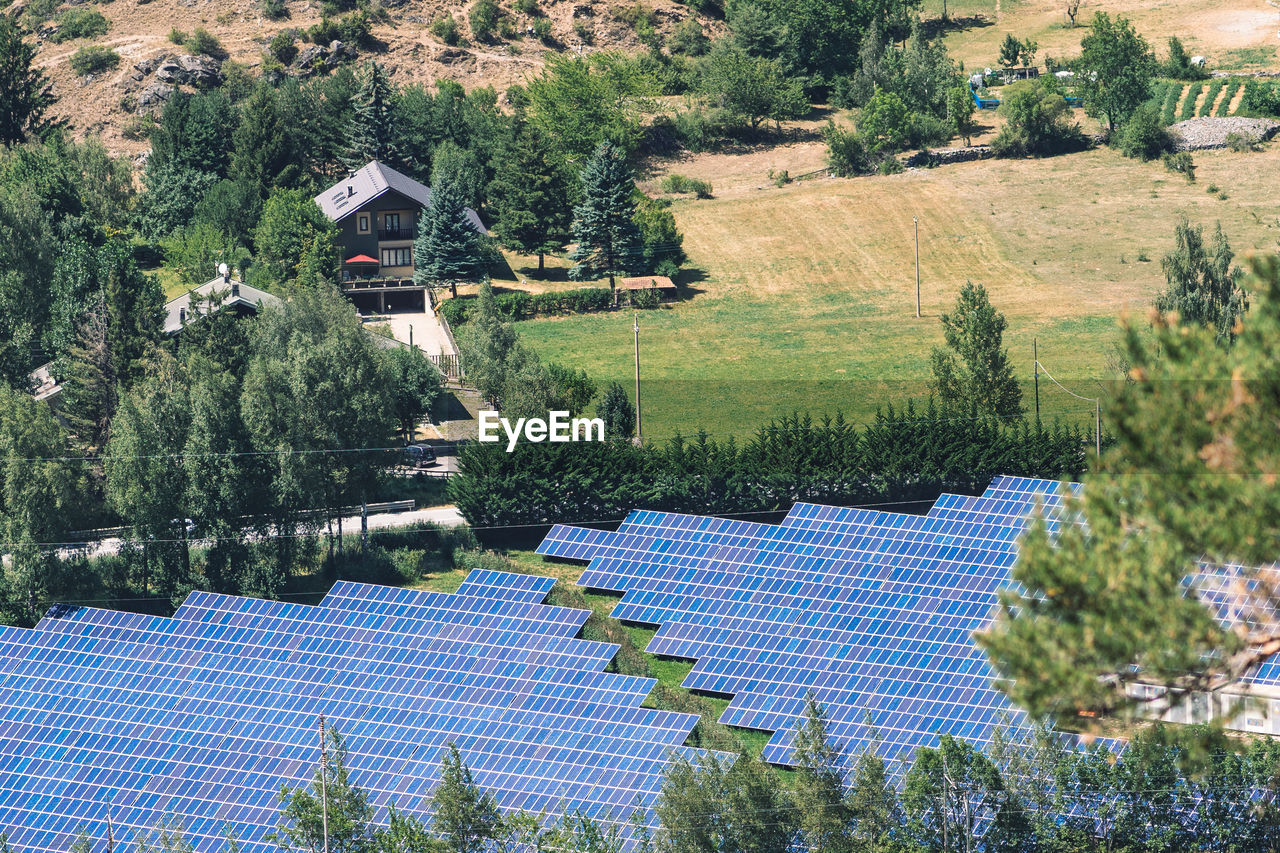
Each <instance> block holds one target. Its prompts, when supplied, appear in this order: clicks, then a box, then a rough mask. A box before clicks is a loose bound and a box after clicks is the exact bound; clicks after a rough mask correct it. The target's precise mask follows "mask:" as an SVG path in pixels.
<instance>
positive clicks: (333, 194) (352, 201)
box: [315, 160, 488, 234]
mask: <svg viewBox="0 0 1280 853" xmlns="http://www.w3.org/2000/svg"><path fill="white" fill-rule="evenodd" d="M390 190H394V191H395V192H398V193H400V195H402V196H404V197H405V198H408V199H412V200H413V201H416V202H417V203H418V204H420V205H422V206H423V207H428V206H430V204H431V187H429V186H427V185H426V184H421V183H418V182H417V181H415V180H414V179H413V178H411V177H409V176H408V175H402V174H401V173H399V172H397V171H396V170H395V169H393V168H391V167H390V166H388V165H386V164H384V163H379V162H378V161H377V160H371V161H370V162H369V163H368V164H366V165H365V166H363V167H361V168H359V169H357V170H355V171H354V172H352V173H351V174H350V175H348V176H347V178H346V179H344V180H341V181H338V183H336V184H334V185H333V186H331V187H329V188H328V189H327V190H325V191H324V192H322V193H320V195H318V196H316V198H315V202H316V204H318V205H320V209H321V210H323V211H324V215H325V216H327V217H329V218H330V219H332V220H333V221H334V222H341V221H342V220H344V219H346V218H347V217H348V216H350V215H351V214H352V213H355V212H356V211H357V210H359V209H360V208H361V207H364V206H365V205H366V204H368V203H369V202H371V201H373V200H374V199H375V198H378V197H379V196H381V195H383V194H385V193H386V192H388V191H390ZM467 219H468V220H470V222H471V225H472V227H473V228H475V229H476V230H477V231H479V232H480V233H481V234H485V233H488V229H487V228H485V227H484V223H483V222H481V221H480V217H479V216H478V215H477V214H476V212H475V211H474V210H472V209H471V208H469V207H468V208H467Z"/></svg>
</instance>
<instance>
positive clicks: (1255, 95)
mask: <svg viewBox="0 0 1280 853" xmlns="http://www.w3.org/2000/svg"><path fill="white" fill-rule="evenodd" d="M1237 113H1238V114H1239V115H1249V116H1271V117H1280V87H1277V86H1276V84H1275V83H1264V82H1262V81H1261V80H1255V79H1253V78H1250V79H1249V80H1247V81H1246V82H1245V84H1244V94H1243V95H1241V96H1240V108H1239V109H1238V110H1237Z"/></svg>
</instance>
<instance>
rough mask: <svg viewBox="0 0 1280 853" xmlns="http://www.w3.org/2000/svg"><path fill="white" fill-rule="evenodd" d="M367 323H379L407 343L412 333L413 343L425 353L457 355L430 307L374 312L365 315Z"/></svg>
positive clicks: (397, 338) (396, 337) (399, 339)
mask: <svg viewBox="0 0 1280 853" xmlns="http://www.w3.org/2000/svg"><path fill="white" fill-rule="evenodd" d="M365 319H366V321H367V322H369V323H380V324H383V325H386V326H388V327H389V328H390V329H391V334H392V335H394V336H395V339H396V340H398V341H403V342H404V343H406V344H407V343H409V341H410V336H411V335H412V340H413V345H414V346H416V347H417V348H418V349H420V350H422V351H423V352H424V353H426V354H427V355H457V354H458V352H457V350H455V349H454V348H453V346H452V345H451V344H450V343H449V336H448V335H446V334H445V333H444V326H442V325H440V320H439V319H438V318H437V317H436V315H435V312H433V311H431V309H427V310H426V311H398V312H396V313H394V314H374V315H371V316H367V317H366V318H365Z"/></svg>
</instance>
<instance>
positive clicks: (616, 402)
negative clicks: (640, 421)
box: [596, 382, 636, 439]
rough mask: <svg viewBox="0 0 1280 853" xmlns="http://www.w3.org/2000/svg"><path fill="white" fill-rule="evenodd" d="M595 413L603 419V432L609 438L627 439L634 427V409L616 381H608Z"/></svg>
mask: <svg viewBox="0 0 1280 853" xmlns="http://www.w3.org/2000/svg"><path fill="white" fill-rule="evenodd" d="M596 414H597V415H598V416H599V417H600V418H601V420H603V421H604V434H605V435H606V436H608V437H609V438H615V439H629V438H631V434H632V433H633V432H635V429H636V411H635V408H634V407H633V406H632V405H631V398H629V397H628V396H627V392H626V391H625V390H624V389H623V387H622V386H621V385H619V384H618V383H617V382H611V383H609V387H608V388H606V389H605V391H604V396H603V397H601V398H600V405H598V406H596Z"/></svg>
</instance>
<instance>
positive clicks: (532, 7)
mask: <svg viewBox="0 0 1280 853" xmlns="http://www.w3.org/2000/svg"><path fill="white" fill-rule="evenodd" d="M516 11H517V12H519V13H521V14H522V15H528V16H529V17H531V18H536V17H537V16H538V15H541V14H542V9H540V8H539V7H538V0H516Z"/></svg>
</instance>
